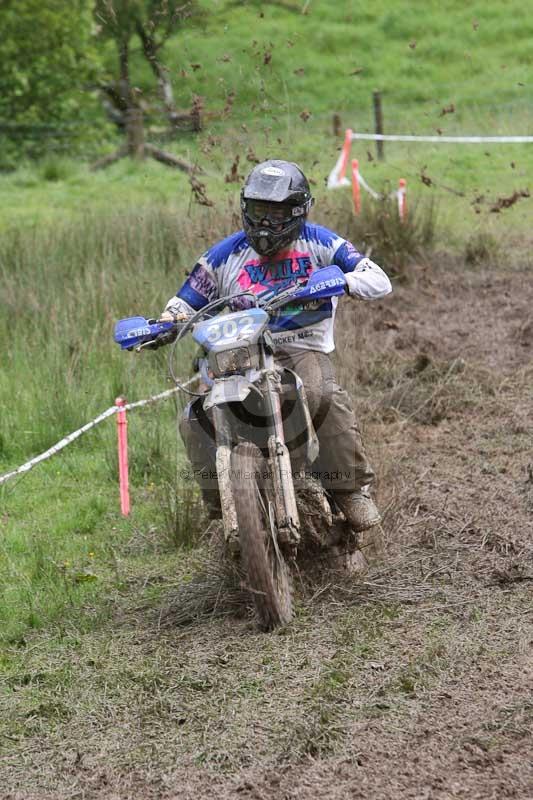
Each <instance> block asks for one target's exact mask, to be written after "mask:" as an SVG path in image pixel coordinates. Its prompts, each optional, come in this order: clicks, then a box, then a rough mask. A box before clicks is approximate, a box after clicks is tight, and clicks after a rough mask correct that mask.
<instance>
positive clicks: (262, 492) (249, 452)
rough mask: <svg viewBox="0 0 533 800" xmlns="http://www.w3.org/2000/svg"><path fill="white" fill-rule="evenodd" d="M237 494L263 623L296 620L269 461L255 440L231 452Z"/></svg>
mask: <svg viewBox="0 0 533 800" xmlns="http://www.w3.org/2000/svg"><path fill="white" fill-rule="evenodd" d="M231 466H232V472H233V476H232V484H233V490H234V491H233V497H234V500H235V507H236V511H237V520H238V523H239V541H240V546H241V559H242V565H243V568H244V571H245V574H246V579H247V589H248V591H249V592H250V594H251V596H252V598H253V602H254V606H255V610H256V613H257V617H258V620H259V624H260V626H261V628H263V630H267V631H268V630H272V629H273V628H276V627H278V626H279V625H285V624H286V623H287V622H289V621H290V620H291V619H292V613H293V612H292V595H291V582H290V572H289V568H288V566H287V564H286V562H285V559H284V558H283V555H282V553H281V550H280V548H279V545H278V541H277V535H276V525H275V520H274V507H273V494H272V489H271V481H270V480H269V479H268V477H265V473H266V471H267V467H266V462H265V459H264V458H263V456H262V454H261V451H260V450H259V448H258V447H257V446H256V445H254V444H252V443H251V442H243V443H242V444H239V445H237V447H235V449H234V450H233V452H232V454H231Z"/></svg>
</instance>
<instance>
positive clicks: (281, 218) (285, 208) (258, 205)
mask: <svg viewBox="0 0 533 800" xmlns="http://www.w3.org/2000/svg"><path fill="white" fill-rule="evenodd" d="M244 211H245V213H246V215H247V216H248V218H249V219H250V220H251V221H252V222H254V223H255V224H265V223H266V224H268V225H270V226H278V225H284V224H286V223H288V222H292V221H293V220H294V219H295V218H297V217H301V216H303V214H304V213H305V209H304V208H303V206H291V205H289V204H288V203H271V202H268V201H267V200H245V201H244Z"/></svg>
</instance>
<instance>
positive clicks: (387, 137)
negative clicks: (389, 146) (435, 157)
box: [352, 131, 533, 144]
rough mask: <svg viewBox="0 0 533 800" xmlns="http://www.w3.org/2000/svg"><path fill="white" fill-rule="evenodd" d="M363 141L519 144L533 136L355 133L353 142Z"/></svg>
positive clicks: (531, 138)
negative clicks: (355, 140)
mask: <svg viewBox="0 0 533 800" xmlns="http://www.w3.org/2000/svg"><path fill="white" fill-rule="evenodd" d="M354 139H363V140H366V141H372V142H456V143H457V144H489V143H491V142H493V143H494V144H498V143H500V142H501V143H502V144H513V143H515V144H519V143H524V142H533V136H404V135H400V134H384V133H354V132H353V131H352V141H353V140H354Z"/></svg>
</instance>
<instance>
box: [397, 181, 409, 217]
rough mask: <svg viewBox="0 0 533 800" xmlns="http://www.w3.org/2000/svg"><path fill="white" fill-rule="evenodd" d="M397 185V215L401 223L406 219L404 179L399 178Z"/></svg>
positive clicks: (405, 183) (405, 182) (405, 186)
mask: <svg viewBox="0 0 533 800" xmlns="http://www.w3.org/2000/svg"><path fill="white" fill-rule="evenodd" d="M398 185H399V188H398V214H399V217H400V219H401V220H402V222H403V221H404V220H405V219H406V218H407V181H406V180H405V178H400V180H399V181H398Z"/></svg>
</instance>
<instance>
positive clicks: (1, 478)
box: [0, 375, 198, 485]
mask: <svg viewBox="0 0 533 800" xmlns="http://www.w3.org/2000/svg"><path fill="white" fill-rule="evenodd" d="M197 377H198V376H197V375H193V377H192V378H190V379H189V380H188V381H187V382H186V383H184V384H183V386H190V384H191V383H193V382H194V381H195V380H196V379H197ZM179 391H180V387H179V386H174V387H173V388H172V389H167V390H166V391H165V392H161V393H160V394H156V395H154V396H153V397H148V398H147V399H146V400H137V402H135V403H127V404H126V405H125V406H121V408H120V410H122V411H124V410H125V411H130V410H131V409H134V408H141V406H147V405H150V404H151V403H156V402H157V401H158V400H165V399H166V398H167V397H170V396H171V395H173V394H175V393H176V392H179ZM118 410H119V407H118V406H111V407H110V408H108V409H106V410H105V411H104V412H103V413H102V414H100V415H99V416H98V417H96V418H95V419H93V420H91V422H87V423H86V424H85V425H84V426H83V427H82V428H79V429H78V430H77V431H74V432H73V433H69V435H68V436H65V438H64V439H61V441H60V442H58V443H57V444H54V445H53V446H52V447H50V448H49V449H48V450H47V451H46V452H45V453H41V454H40V455H38V456H35V458H32V459H31V460H30V461H27V462H26V463H25V464H23V465H22V466H21V467H18V468H17V469H14V470H13V471H12V472H7V473H6V474H5V475H0V485H2V484H3V483H7V481H8V480H9V479H10V478H15V477H16V476H17V475H22V474H23V473H25V472H29V471H30V469H33V467H35V466H36V465H37V464H40V462H41V461H46V459H48V458H51V456H54V455H55V454H56V453H59V452H60V451H61V450H63V448H65V447H67V445H69V444H71V443H72V442H74V441H75V440H76V439H78V438H79V437H80V436H81V435H82V434H84V433H87V431H90V430H91V428H94V427H96V425H99V424H100V423H101V422H103V421H104V420H105V419H107V418H108V417H111V416H113V414H116V413H117V411H118Z"/></svg>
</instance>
